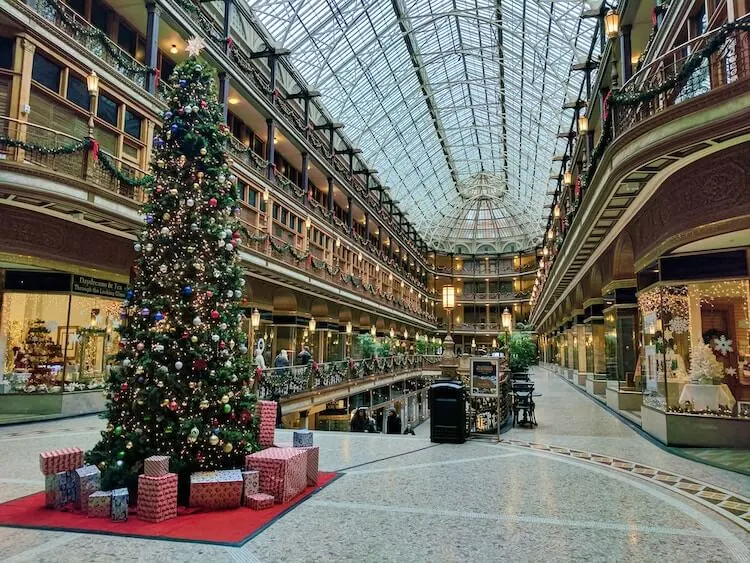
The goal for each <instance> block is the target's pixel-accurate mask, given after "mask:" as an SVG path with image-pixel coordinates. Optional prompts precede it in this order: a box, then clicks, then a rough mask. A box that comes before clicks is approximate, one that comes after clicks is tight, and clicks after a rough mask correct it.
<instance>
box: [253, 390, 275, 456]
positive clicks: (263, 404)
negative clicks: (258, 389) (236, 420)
mask: <svg viewBox="0 0 750 563" xmlns="http://www.w3.org/2000/svg"><path fill="white" fill-rule="evenodd" d="M276 409H277V407H276V401H258V406H257V416H258V418H259V419H260V428H259V431H258V443H259V444H260V447H261V448H269V447H271V446H272V445H273V439H274V436H275V432H276Z"/></svg>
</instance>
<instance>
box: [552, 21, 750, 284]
mask: <svg viewBox="0 0 750 563" xmlns="http://www.w3.org/2000/svg"><path fill="white" fill-rule="evenodd" d="M736 31H750V18H748V17H745V18H743V19H741V20H737V21H734V22H727V23H725V24H724V25H723V26H722V27H720V28H719V29H718V30H717V31H716V32H715V33H714V35H713V36H712V37H711V38H710V39H709V40H708V42H707V43H706V45H705V46H704V47H703V48H701V49H699V50H697V51H695V52H693V53H692V54H691V55H690V56H689V57H688V58H687V59H686V60H685V62H684V64H683V65H682V67H681V68H680V70H679V71H678V72H676V73H675V74H673V75H672V76H670V77H668V78H665V79H664V80H663V81H662V82H661V83H660V84H658V85H657V86H654V87H652V88H648V89H645V90H641V91H637V92H630V91H619V92H617V91H612V92H610V93H609V94H607V97H606V98H605V99H604V103H603V108H602V114H603V117H604V120H603V121H604V122H603V125H602V133H601V135H600V137H599V141H598V142H597V144H596V146H595V147H594V149H593V150H592V152H591V157H590V159H589V167H588V169H587V170H586V172H585V173H584V174H583V177H582V190H583V191H585V190H586V188H588V186H589V185H590V184H591V180H592V179H593V177H594V174H595V173H596V171H597V168H598V165H599V162H600V160H601V158H602V156H603V155H604V152H605V151H606V150H607V148H609V145H610V144H611V142H612V140H613V126H614V115H613V114H614V111H613V109H615V108H616V107H618V106H619V107H626V106H637V105H640V104H643V103H647V102H650V101H652V100H654V99H655V98H656V97H657V96H660V95H662V94H664V93H665V92H667V91H668V90H670V89H672V88H674V87H675V86H677V85H678V84H680V83H682V82H685V81H687V80H689V79H690V78H691V77H692V75H693V74H694V73H695V72H696V71H697V70H698V69H700V68H701V66H702V65H703V63H704V61H706V60H708V59H709V58H710V57H711V56H712V55H714V54H715V53H716V52H717V51H719V49H721V47H722V46H723V45H724V43H725V42H726V40H727V38H728V37H729V35H730V34H732V33H734V32H736ZM576 211H577V209H576ZM575 215H576V213H575V211H574V212H573V213H572V215H571V217H570V218H569V223H572V219H573V218H574V217H575ZM564 240H565V234H564V233H562V232H558V233H557V236H556V237H555V240H554V243H553V245H552V250H553V255H554V254H556V253H557V252H559V250H560V249H561V247H562V245H563V242H564ZM542 284H543V282H542Z"/></svg>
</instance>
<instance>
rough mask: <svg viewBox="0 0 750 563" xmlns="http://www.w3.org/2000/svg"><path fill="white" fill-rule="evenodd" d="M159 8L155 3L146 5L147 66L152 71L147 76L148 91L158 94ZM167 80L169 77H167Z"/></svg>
mask: <svg viewBox="0 0 750 563" xmlns="http://www.w3.org/2000/svg"><path fill="white" fill-rule="evenodd" d="M160 14H161V12H160V10H159V6H157V5H156V3H155V2H147V3H146V66H147V67H148V68H149V69H151V70H149V71H148V74H147V75H146V91H147V92H148V93H149V94H155V93H156V84H157V80H156V77H157V73H158V70H157V69H156V62H157V56H158V54H159V19H160ZM165 78H167V77H165Z"/></svg>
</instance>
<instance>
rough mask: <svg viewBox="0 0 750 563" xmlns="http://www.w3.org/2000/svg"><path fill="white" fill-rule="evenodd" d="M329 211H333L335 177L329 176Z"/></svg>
mask: <svg viewBox="0 0 750 563" xmlns="http://www.w3.org/2000/svg"><path fill="white" fill-rule="evenodd" d="M328 212H329V213H333V178H331V177H330V176H329V177H328Z"/></svg>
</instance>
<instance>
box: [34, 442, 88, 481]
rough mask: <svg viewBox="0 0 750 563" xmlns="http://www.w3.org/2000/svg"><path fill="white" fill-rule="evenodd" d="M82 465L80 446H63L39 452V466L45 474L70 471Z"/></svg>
mask: <svg viewBox="0 0 750 563" xmlns="http://www.w3.org/2000/svg"><path fill="white" fill-rule="evenodd" d="M82 465H83V450H82V449H81V448H63V449H61V450H51V451H48V452H42V453H40V454H39V467H40V469H41V470H42V473H44V474H45V475H54V474H55V473H60V472H61V471H72V470H73V469H78V468H79V467H81V466H82Z"/></svg>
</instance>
